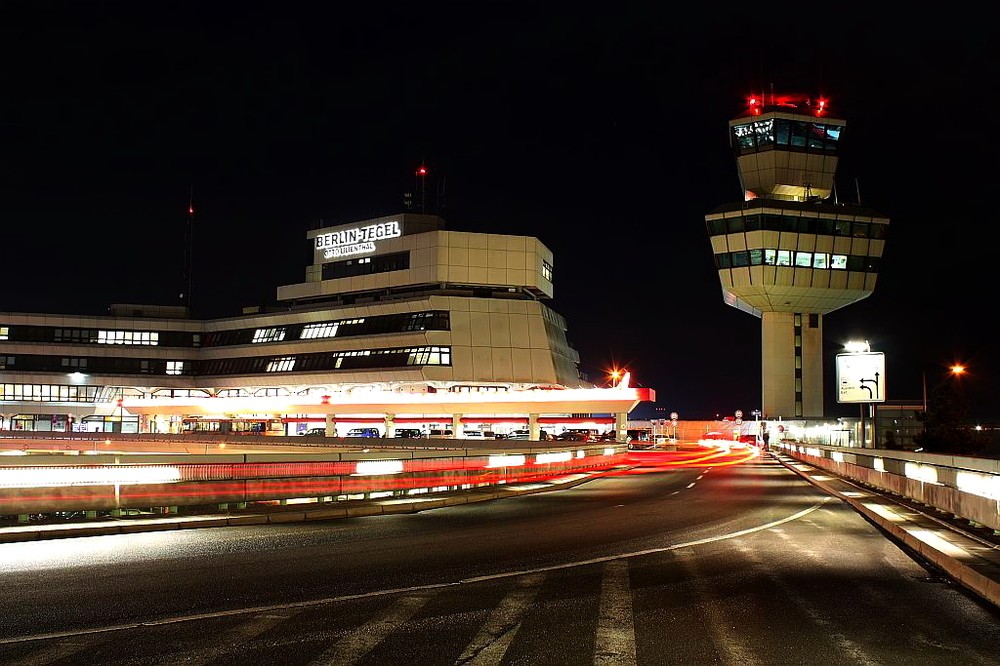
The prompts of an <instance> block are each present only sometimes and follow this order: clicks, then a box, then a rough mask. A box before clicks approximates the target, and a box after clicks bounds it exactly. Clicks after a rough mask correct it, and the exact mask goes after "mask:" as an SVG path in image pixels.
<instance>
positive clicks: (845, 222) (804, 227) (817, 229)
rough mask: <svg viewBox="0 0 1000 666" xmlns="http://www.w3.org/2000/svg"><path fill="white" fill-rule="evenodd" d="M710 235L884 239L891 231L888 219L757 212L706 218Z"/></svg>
mask: <svg viewBox="0 0 1000 666" xmlns="http://www.w3.org/2000/svg"><path fill="white" fill-rule="evenodd" d="M707 226H708V235H709V236H723V235H725V234H737V233H745V232H750V231H780V232H784V233H793V234H816V235H817V236H836V237H839V238H875V239H884V238H885V237H886V235H887V233H888V231H889V225H888V224H887V223H881V222H872V221H870V220H853V219H835V218H830V217H806V216H799V215H778V214H776V213H754V214H752V215H743V216H741V217H725V218H723V217H719V218H715V219H711V220H708V221H707Z"/></svg>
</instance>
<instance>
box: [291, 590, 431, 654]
mask: <svg viewBox="0 0 1000 666" xmlns="http://www.w3.org/2000/svg"><path fill="white" fill-rule="evenodd" d="M432 596H434V595H433V594H431V593H428V592H426V591H422V592H421V593H420V594H407V595H404V596H402V597H400V598H399V599H397V600H396V603H394V604H393V605H392V606H390V607H389V609H388V610H387V611H386V612H385V613H383V614H382V615H381V616H379V617H376V618H374V619H373V620H371V621H370V622H366V623H365V624H363V625H361V626H359V627H355V628H354V629H352V630H351V631H349V632H347V634H345V635H344V637H343V638H341V639H340V640H339V641H337V642H336V644H334V645H333V647H331V648H330V649H329V650H327V651H326V652H324V653H323V654H321V655H319V656H318V657H316V658H315V659H313V660H312V662H310V663H311V664H313V665H315V666H326V665H327V664H337V665H338V666H345V665H347V664H356V663H358V662H359V661H361V659H362V658H363V657H364V656H365V655H367V654H368V653H369V652H371V651H372V650H373V649H374V648H375V647H376V646H377V645H378V644H379V643H381V642H382V641H383V640H384V639H385V637H386V636H388V635H389V634H391V633H392V632H394V631H395V630H396V629H397V628H399V626H400V625H402V624H404V623H405V622H406V621H407V620H409V619H410V618H411V617H413V615H414V614H415V613H416V612H417V611H418V610H420V609H421V608H423V606H424V604H426V603H427V601H428V600H429V599H430V598H431V597H432Z"/></svg>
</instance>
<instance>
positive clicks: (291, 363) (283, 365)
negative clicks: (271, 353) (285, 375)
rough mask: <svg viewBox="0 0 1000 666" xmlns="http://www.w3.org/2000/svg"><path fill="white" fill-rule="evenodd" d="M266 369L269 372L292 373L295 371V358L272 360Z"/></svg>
mask: <svg viewBox="0 0 1000 666" xmlns="http://www.w3.org/2000/svg"><path fill="white" fill-rule="evenodd" d="M266 369H267V371H268V372H291V371H292V370H294V369H295V357H294V356H284V357H282V358H275V359H271V360H270V361H268V363H267V368H266Z"/></svg>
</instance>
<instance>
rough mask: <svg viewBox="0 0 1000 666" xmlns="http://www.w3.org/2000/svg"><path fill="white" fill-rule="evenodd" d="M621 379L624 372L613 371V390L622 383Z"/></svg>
mask: <svg viewBox="0 0 1000 666" xmlns="http://www.w3.org/2000/svg"><path fill="white" fill-rule="evenodd" d="M621 379H622V371H621V370H612V371H611V388H614V387H616V386H618V382H620V381H621Z"/></svg>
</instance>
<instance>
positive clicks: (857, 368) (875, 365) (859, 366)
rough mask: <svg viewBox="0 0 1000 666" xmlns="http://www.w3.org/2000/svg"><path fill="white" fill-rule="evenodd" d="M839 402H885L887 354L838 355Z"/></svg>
mask: <svg viewBox="0 0 1000 666" xmlns="http://www.w3.org/2000/svg"><path fill="white" fill-rule="evenodd" d="M837 402H885V354H883V353H882V352H868V353H864V354H837Z"/></svg>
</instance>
